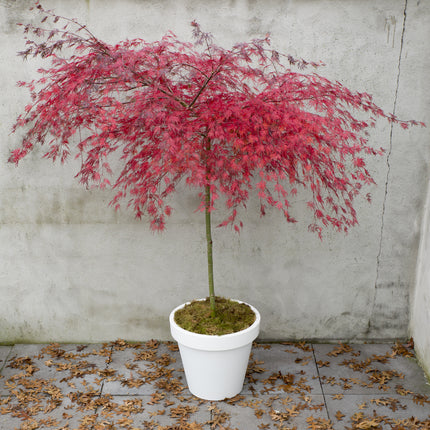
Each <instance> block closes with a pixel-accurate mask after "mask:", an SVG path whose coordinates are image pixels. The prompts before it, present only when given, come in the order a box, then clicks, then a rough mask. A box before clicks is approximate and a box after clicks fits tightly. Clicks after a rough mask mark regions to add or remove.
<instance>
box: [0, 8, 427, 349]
mask: <svg viewBox="0 0 430 430" xmlns="http://www.w3.org/2000/svg"><path fill="white" fill-rule="evenodd" d="M28 3H29V2H27V1H24V0H18V1H13V0H0V46H1V50H0V94H1V99H0V137H1V146H0V161H1V166H2V167H1V169H0V294H1V300H2V301H1V308H2V311H1V313H0V341H3V342H9V341H10V342H19V341H33V342H34V341H40V342H46V341H52V340H56V341H77V342H80V341H90V342H95V341H101V340H110V339H115V338H118V337H122V338H126V339H130V340H137V339H148V338H152V337H154V338H160V339H167V338H169V331H168V322H167V315H168V313H169V311H170V310H171V309H172V308H173V307H175V306H176V305H177V304H179V303H182V302H184V301H187V300H189V299H192V298H195V297H202V296H205V295H206V294H207V293H206V291H207V288H206V282H207V281H206V273H207V272H206V266H205V261H206V260H205V259H206V257H205V239H204V220H203V217H202V216H201V214H198V213H197V214H196V213H194V212H193V211H194V209H195V207H196V196H195V195H194V194H193V193H192V192H191V191H190V190H186V189H185V190H184V192H183V193H182V194H180V195H177V196H176V198H175V200H174V201H173V203H172V205H173V207H174V208H175V214H174V216H173V217H172V218H171V220H170V223H169V224H168V228H167V231H166V232H165V233H163V234H162V235H154V234H152V233H151V232H150V231H149V228H148V226H147V225H146V224H145V223H144V222H137V221H135V220H134V219H133V215H132V214H130V213H128V212H126V211H122V212H114V211H113V209H111V208H108V207H107V203H108V202H109V200H110V197H111V194H110V192H109V191H105V192H100V191H86V190H84V189H82V188H81V187H80V186H79V184H77V182H76V181H75V180H74V179H73V176H74V173H75V172H76V165H74V163H73V162H70V163H68V164H67V165H66V166H64V167H62V166H60V165H52V164H51V163H50V162H47V161H45V160H41V159H40V154H38V153H37V152H35V153H34V154H32V155H31V156H30V157H28V159H26V160H24V162H23V163H22V165H20V167H19V168H15V167H14V166H11V165H7V164H6V160H7V157H8V153H9V149H11V148H13V147H14V146H15V145H16V144H17V141H18V138H19V136H11V135H10V134H9V130H10V127H11V125H12V123H13V121H14V119H15V117H16V116H17V115H18V113H20V112H21V111H22V109H23V107H24V105H25V103H26V102H27V100H28V98H27V97H28V95H27V94H26V93H25V91H24V90H22V89H19V88H17V87H16V86H15V82H16V81H17V80H27V79H31V78H32V77H34V76H35V75H36V69H37V67H39V66H40V62H39V61H31V60H30V61H28V62H24V63H23V62H22V60H21V59H20V58H18V57H16V55H15V54H16V51H18V50H21V49H23V47H24V43H23V39H22V35H21V33H20V31H19V29H17V28H16V26H15V22H18V21H25V20H26V19H29V18H30V17H31V14H30V13H29V12H27V11H26V7H27V6H28ZM44 5H45V6H46V7H49V8H55V9H56V11H57V12H59V13H61V14H64V15H66V16H74V17H77V18H78V19H80V20H81V21H83V22H85V23H87V24H88V25H89V27H90V28H91V29H92V30H93V32H95V33H96V34H97V35H98V36H99V37H101V38H102V39H105V40H107V41H110V42H114V41H116V40H118V39H123V38H134V37H141V38H145V39H149V40H154V39H157V38H159V37H161V36H162V35H163V34H164V33H165V32H166V31H167V30H173V31H174V32H175V33H176V34H177V35H178V36H179V37H181V38H183V39H189V38H190V35H191V30H190V26H189V22H190V21H191V20H192V19H197V20H198V21H199V22H200V24H201V25H202V27H203V28H204V29H206V30H207V31H210V32H212V33H214V35H215V36H216V39H217V41H218V42H219V43H220V44H223V45H224V46H231V44H233V43H234V42H237V41H241V40H249V39H251V38H254V37H260V36H263V35H264V34H266V33H267V32H268V31H269V32H271V34H272V40H273V44H274V46H275V47H276V48H277V49H279V50H280V51H283V52H286V53H291V54H292V55H293V56H299V57H303V58H305V59H309V60H322V61H323V62H325V63H326V64H327V67H325V68H324V70H323V71H322V73H324V74H325V75H326V76H327V77H329V78H331V79H338V80H340V81H341V82H343V83H344V84H346V85H347V86H349V87H350V88H351V89H355V90H357V91H367V92H370V93H372V94H373V95H374V97H375V101H376V103H377V104H379V105H380V106H381V107H382V108H383V109H384V110H387V111H393V110H395V112H396V113H397V114H398V115H399V116H401V117H405V118H410V117H412V118H416V119H419V120H422V121H425V122H427V123H430V117H429V116H430V115H429V111H430V109H429V107H430V85H429V80H428V70H429V66H430V65H429V60H428V59H429V58H430V56H429V46H428V43H427V41H428V40H430V34H429V28H430V26H429V25H428V24H429V13H430V3H429V2H422V1H421V2H419V1H415V0H414V1H412V0H379V1H378V2H375V1H374V0H362V1H355V0H338V1H336V0H290V1H281V0H261V1H259V0H255V1H250V0H249V1H246V0H216V1H215V0H207V1H205V2H201V1H197V0H194V1H193V0H164V1H159V0H157V1H155V0H121V1H120V0H86V1H84V0H75V1H73V2H71V1H66V0H49V1H45V2H44ZM370 138H371V140H372V141H373V142H374V143H375V145H376V146H378V147H379V146H382V147H384V148H385V149H386V153H385V155H384V156H383V157H381V158H379V159H378V160H371V161H370V164H369V168H370V170H371V172H372V173H373V175H374V177H375V179H376V181H377V183H378V187H373V188H371V189H369V190H368V191H371V192H372V194H373V203H372V204H371V205H369V204H367V202H365V201H363V202H362V201H360V202H358V205H357V211H358V217H359V222H360V225H359V226H358V227H356V228H355V229H353V230H351V232H350V233H349V234H348V235H347V236H344V235H339V234H336V233H333V232H330V231H329V232H327V234H326V236H325V239H324V241H323V242H320V241H319V240H318V238H317V237H316V236H315V235H313V234H311V233H309V232H308V231H307V225H308V224H309V221H310V220H309V219H308V214H307V213H306V212H305V208H304V204H305V200H306V199H305V198H304V197H302V196H299V198H298V201H297V204H296V206H295V209H294V210H293V213H294V214H295V215H296V217H297V218H299V219H300V220H301V222H300V223H299V224H297V225H287V224H286V223H285V222H284V221H283V219H282V217H281V216H280V215H279V214H276V213H272V214H269V215H267V216H266V217H265V218H264V219H260V217H259V215H258V210H254V209H255V207H254V204H255V202H254V204H253V203H252V202H251V204H250V207H249V211H248V212H247V213H246V214H245V215H244V217H243V220H244V224H245V228H244V230H243V232H242V233H241V234H240V235H237V234H234V233H232V232H231V231H230V230H216V231H215V232H214V241H215V256H214V258H215V282H216V286H217V293H218V294H219V295H224V296H230V297H234V298H240V299H242V300H245V301H248V302H250V303H252V304H254V305H255V306H256V307H257V308H259V310H260V312H261V314H262V318H263V321H262V332H261V338H262V339H332V340H334V339H343V340H377V339H391V338H402V337H406V336H408V334H409V332H408V324H409V319H410V312H409V309H410V303H409V298H410V296H411V293H412V292H413V288H414V285H415V273H416V262H417V253H418V246H419V241H420V234H421V224H422V217H423V207H424V201H425V196H426V190H427V183H428V177H429V175H428V159H429V155H430V145H429V129H418V128H416V129H412V130H409V131H404V130H401V129H400V128H396V127H395V128H393V129H391V127H390V126H389V125H388V124H385V123H381V124H380V125H379V126H378V127H377V128H376V129H374V130H372V134H371V137H370ZM366 191H367V190H366ZM214 216H215V222H216V219H217V218H221V217H222V214H219V215H218V214H216V213H215V215H214Z"/></svg>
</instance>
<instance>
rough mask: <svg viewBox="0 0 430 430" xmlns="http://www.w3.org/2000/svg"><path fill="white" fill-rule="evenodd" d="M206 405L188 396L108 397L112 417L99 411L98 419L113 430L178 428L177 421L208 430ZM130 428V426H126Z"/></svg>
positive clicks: (208, 412) (207, 403) (209, 413)
mask: <svg viewBox="0 0 430 430" xmlns="http://www.w3.org/2000/svg"><path fill="white" fill-rule="evenodd" d="M210 405H211V404H210V402H206V401H199V400H198V399H196V398H195V397H191V396H188V397H187V396H184V397H183V398H182V397H181V396H179V397H176V396H167V395H166V396H165V397H164V398H162V399H160V398H154V397H151V396H147V395H144V396H138V395H134V396H112V397H111V406H113V407H114V409H113V410H114V411H115V414H113V415H112V414H109V408H107V410H106V412H107V413H106V414H105V413H104V411H101V412H100V414H99V420H100V421H103V422H105V423H109V424H112V425H113V426H114V428H123V427H125V428H131V427H133V426H134V427H136V428H144V429H148V430H149V429H154V430H155V429H158V428H159V426H174V425H178V424H179V423H180V422H181V420H183V421H184V422H187V423H192V422H196V423H199V424H202V429H204V430H209V429H210V424H209V421H210V419H211V411H210ZM128 426H131V427H128Z"/></svg>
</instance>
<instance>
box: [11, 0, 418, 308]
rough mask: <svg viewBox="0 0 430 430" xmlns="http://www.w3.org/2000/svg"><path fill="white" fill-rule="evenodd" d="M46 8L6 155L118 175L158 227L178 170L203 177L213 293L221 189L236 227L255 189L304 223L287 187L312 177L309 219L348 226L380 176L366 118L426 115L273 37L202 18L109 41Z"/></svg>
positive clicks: (315, 227)
mask: <svg viewBox="0 0 430 430" xmlns="http://www.w3.org/2000/svg"><path fill="white" fill-rule="evenodd" d="M37 9H38V11H39V12H40V14H41V23H40V24H39V25H30V24H27V25H23V29H24V33H25V34H26V35H27V36H26V39H27V48H26V50H25V51H23V52H20V55H21V56H22V57H23V58H27V57H29V56H33V57H37V56H39V57H42V58H44V59H46V60H48V61H49V62H50V63H49V68H46V69H40V70H39V72H40V74H41V77H40V78H39V79H35V80H33V81H31V82H27V83H24V82H19V85H21V86H25V87H27V88H28V89H29V90H30V92H31V103H30V104H29V105H28V106H26V107H25V112H24V113H23V114H22V115H21V116H19V117H18V119H17V121H16V124H15V126H14V129H13V130H14V131H16V130H17V129H18V128H23V129H24V137H23V139H22V143H21V145H20V147H19V148H17V149H15V150H13V151H12V153H11V156H10V161H11V162H14V163H18V162H19V161H20V160H21V159H22V158H23V157H25V156H26V154H28V153H29V152H30V151H31V150H32V149H33V148H34V147H35V145H45V146H46V152H45V154H44V156H45V157H46V158H50V159H52V160H56V159H60V160H61V162H64V161H65V160H66V159H67V158H68V157H69V155H72V154H74V155H76V156H77V157H79V158H80V159H81V160H82V164H81V168H80V170H79V171H78V172H77V177H78V178H79V180H80V181H81V182H82V183H83V184H85V185H87V186H88V185H91V184H92V185H96V186H99V187H101V188H104V187H107V186H111V187H113V188H114V189H115V190H116V194H115V196H114V198H113V201H112V204H113V205H114V206H115V207H118V206H119V204H120V202H121V201H122V200H125V201H127V203H128V205H129V206H131V207H132V209H133V210H134V212H135V214H136V216H137V217H139V218H140V217H142V216H147V217H148V218H149V220H150V225H151V228H152V229H153V230H163V229H164V226H165V222H166V219H167V217H169V216H170V215H171V213H172V208H171V207H170V206H169V204H168V198H169V196H170V195H171V194H172V193H173V192H174V191H176V190H177V188H178V184H179V183H180V182H185V183H186V184H187V185H188V186H189V187H192V188H195V189H196V190H198V192H199V196H200V206H199V207H198V209H199V210H200V211H202V212H203V213H204V214H205V219H206V233H207V250H208V275H209V295H210V297H211V300H212V306H214V297H215V293H214V282H213V262H212V237H211V213H212V211H213V210H214V209H215V207H217V206H218V203H219V200H218V199H219V198H220V197H221V196H223V197H224V199H223V206H225V210H226V216H225V219H224V221H223V222H222V223H221V224H220V226H228V225H232V226H233V227H234V229H236V230H238V231H239V230H240V227H242V222H241V221H240V220H239V219H238V216H237V210H238V209H239V208H240V207H246V203H247V201H248V199H249V197H250V194H251V191H255V192H256V195H257V197H258V199H259V200H260V208H261V214H262V215H264V214H265V212H266V209H267V208H270V207H274V208H276V209H278V210H280V211H282V213H283V214H284V216H285V219H286V220H287V221H288V222H295V221H296V220H295V218H294V217H293V216H292V215H291V213H290V203H291V198H292V197H294V195H295V194H296V193H297V192H298V190H299V189H303V188H305V189H308V190H309V196H310V199H309V202H308V203H307V206H308V208H309V210H310V211H312V213H313V218H314V222H313V223H312V224H311V225H310V226H309V228H310V230H311V231H314V232H317V234H318V235H320V236H321V232H322V228H323V227H326V226H332V227H334V228H335V229H336V230H339V231H347V230H348V229H349V228H350V227H352V226H353V225H355V224H356V223H357V217H356V212H355V210H354V208H353V202H354V198H355V197H356V196H357V195H358V194H360V191H361V190H362V188H363V185H366V184H371V183H373V182H374V181H373V179H372V177H371V175H370V173H369V172H368V170H366V157H368V156H371V155H377V154H380V153H381V149H375V148H373V147H372V146H371V145H370V144H369V142H368V137H367V134H366V130H367V129H368V128H369V127H371V126H374V125H375V121H376V119H377V118H378V117H382V118H385V119H387V120H388V121H391V122H396V123H399V124H400V125H401V126H402V127H404V128H407V127H409V126H410V125H413V124H417V122H415V121H401V120H399V119H398V118H396V117H395V116H394V115H391V114H386V113H384V112H383V111H382V110H381V109H380V108H379V107H378V106H376V105H375V104H374V102H373V101H372V97H371V96H370V95H368V94H366V93H355V92H352V91H350V90H348V89H347V88H345V87H344V86H343V85H342V84H340V83H339V82H331V81H329V80H327V79H325V78H323V77H321V76H319V75H317V74H315V73H309V72H306V71H305V70H304V69H306V68H307V69H309V68H310V69H314V68H316V67H318V66H320V65H321V64H319V63H308V62H306V61H304V60H296V59H294V58H292V57H291V56H285V55H281V54H280V53H278V52H277V51H275V50H273V49H272V48H271V45H270V40H269V37H268V36H266V37H265V38H263V39H258V40H252V41H251V42H249V43H239V44H237V45H235V46H233V47H232V48H231V49H224V48H222V47H220V46H218V45H216V44H215V43H214V42H213V40H212V37H211V35H210V34H208V33H204V32H203V31H202V30H201V28H200V27H199V25H198V24H197V23H196V22H193V23H192V28H193V36H194V43H188V42H182V41H180V40H178V39H177V37H176V36H175V35H174V34H173V33H168V34H167V35H165V36H164V37H163V38H162V39H161V40H159V41H156V42H146V41H144V40H141V39H134V40H126V41H123V42H119V43H117V44H115V45H110V44H107V43H105V42H103V41H102V40H100V39H99V38H97V37H96V36H95V35H94V34H93V33H92V32H91V31H90V30H89V29H88V28H87V27H86V26H85V25H82V24H80V23H78V22H77V21H76V20H74V19H68V18H66V17H62V16H59V15H56V14H55V13H54V12H53V11H49V10H45V9H44V8H43V7H42V6H41V5H40V4H37ZM21 25H22V24H21ZM293 69H296V70H293ZM363 113H364V114H365V117H366V118H367V119H366V120H363ZM116 154H119V155H116ZM112 157H113V159H114V160H115V166H116V167H118V166H119V165H120V168H119V170H118V171H112V170H116V169H111V165H112V163H111V162H110V161H111V160H112ZM118 161H120V163H121V164H119V163H118ZM213 309H214V308H213Z"/></svg>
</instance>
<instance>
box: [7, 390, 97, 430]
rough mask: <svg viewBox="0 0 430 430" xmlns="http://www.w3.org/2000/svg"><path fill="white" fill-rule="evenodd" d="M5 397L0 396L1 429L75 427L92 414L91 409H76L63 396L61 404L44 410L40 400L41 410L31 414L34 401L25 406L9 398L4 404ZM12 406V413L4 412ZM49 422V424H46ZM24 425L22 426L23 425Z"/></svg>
mask: <svg viewBox="0 0 430 430" xmlns="http://www.w3.org/2000/svg"><path fill="white" fill-rule="evenodd" d="M5 400H6V397H1V398H0V402H2V403H4V404H3V405H2V408H3V412H2V414H0V429H2V430H15V429H21V428H26V429H29V428H56V429H58V428H63V427H66V426H67V425H68V426H69V427H67V429H77V428H78V427H79V425H80V423H81V421H82V420H85V417H88V416H91V415H94V412H93V411H80V410H77V409H76V408H75V407H74V405H73V404H72V402H71V400H70V399H68V398H67V397H65V398H64V399H63V400H62V402H61V404H60V405H58V406H57V407H56V408H55V409H53V410H50V411H45V410H44V408H45V407H46V404H45V403H43V400H42V401H41V403H40V404H41V405H42V411H41V412H39V413H35V414H32V413H31V412H32V410H31V408H32V407H33V408H34V407H35V406H36V405H37V403H36V402H31V403H29V404H28V405H27V406H25V405H24V404H22V403H21V404H20V403H19V402H17V401H16V399H13V400H11V402H10V403H8V404H5ZM9 407H10V408H13V414H12V413H8V414H6V413H4V411H5V410H8V409H7V408H9ZM36 423H37V424H38V426H37V427H36V426H35V427H30V425H31V424H34V425H35V424H36ZM48 424H49V425H48ZM23 426H24V427H23Z"/></svg>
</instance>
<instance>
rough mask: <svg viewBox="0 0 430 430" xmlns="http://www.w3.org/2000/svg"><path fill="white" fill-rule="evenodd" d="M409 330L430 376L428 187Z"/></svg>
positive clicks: (429, 200) (429, 218)
mask: <svg viewBox="0 0 430 430" xmlns="http://www.w3.org/2000/svg"><path fill="white" fill-rule="evenodd" d="M410 332H411V335H412V336H413V338H414V342H415V351H416V354H417V356H418V359H419V361H420V362H421V364H422V365H423V368H424V370H425V372H426V373H427V375H428V376H429V377H430V188H429V192H428V194H427V202H426V206H425V216H424V220H423V232H422V241H421V246H420V250H419V257H418V265H417V281H416V288H415V291H414V294H413V296H412V300H411V322H410Z"/></svg>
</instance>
